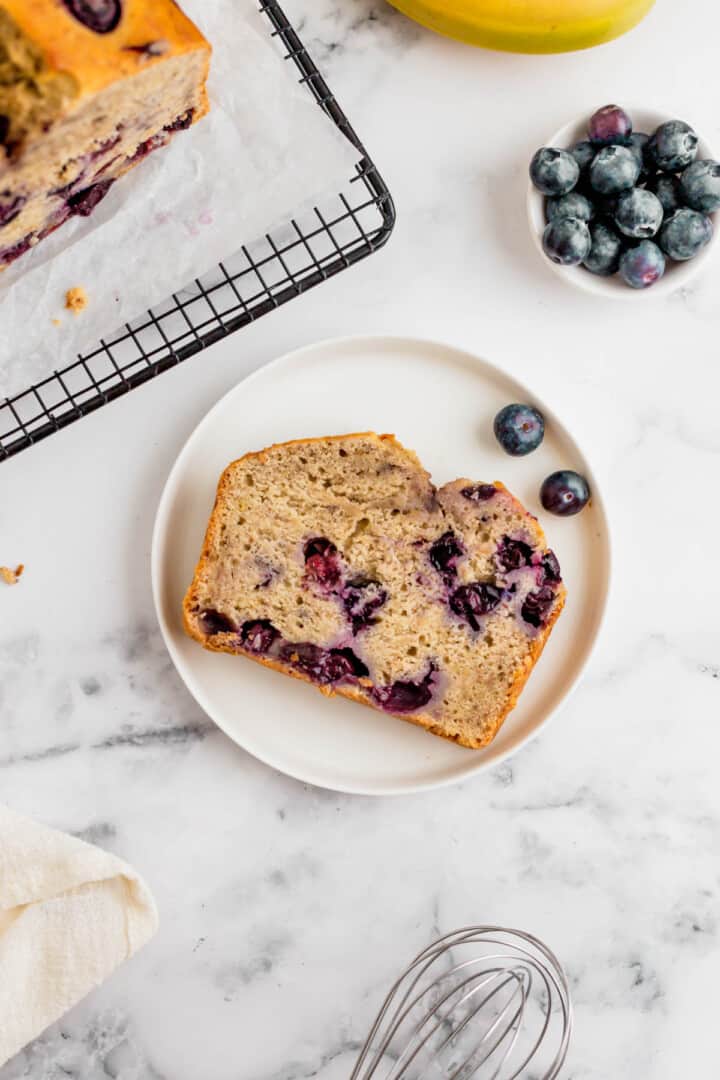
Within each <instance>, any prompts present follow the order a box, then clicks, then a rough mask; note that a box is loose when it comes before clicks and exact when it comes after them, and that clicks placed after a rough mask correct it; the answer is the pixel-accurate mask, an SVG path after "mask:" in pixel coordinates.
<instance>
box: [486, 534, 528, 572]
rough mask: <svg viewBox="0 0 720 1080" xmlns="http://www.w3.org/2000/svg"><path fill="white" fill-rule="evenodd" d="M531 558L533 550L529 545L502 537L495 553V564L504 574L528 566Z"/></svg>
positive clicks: (522, 541) (508, 537)
mask: <svg viewBox="0 0 720 1080" xmlns="http://www.w3.org/2000/svg"><path fill="white" fill-rule="evenodd" d="M532 557H533V549H532V548H531V547H530V545H529V544H526V543H525V541H524V540H513V539H512V537H510V536H503V538H502V540H501V541H500V543H499V544H498V546H497V549H496V551H495V562H496V563H497V565H498V568H499V569H500V570H502V571H504V572H505V573H506V574H508V573H510V572H511V571H512V570H519V569H520V567H521V566H529V565H530V563H531V561H532Z"/></svg>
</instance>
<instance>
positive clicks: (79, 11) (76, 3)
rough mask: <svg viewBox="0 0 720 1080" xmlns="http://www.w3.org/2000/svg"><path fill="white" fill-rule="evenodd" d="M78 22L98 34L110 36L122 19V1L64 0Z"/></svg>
mask: <svg viewBox="0 0 720 1080" xmlns="http://www.w3.org/2000/svg"><path fill="white" fill-rule="evenodd" d="M62 2H63V3H64V4H65V7H66V8H67V9H68V11H69V12H70V14H71V15H73V16H74V17H75V18H76V19H77V21H78V22H80V23H82V24H83V26H86V27H87V28H88V30H93V31H94V32H95V33H96V34H109V33H110V32H111V31H112V30H114V29H115V28H116V26H117V25H118V23H119V22H120V19H121V18H122V4H121V0H62Z"/></svg>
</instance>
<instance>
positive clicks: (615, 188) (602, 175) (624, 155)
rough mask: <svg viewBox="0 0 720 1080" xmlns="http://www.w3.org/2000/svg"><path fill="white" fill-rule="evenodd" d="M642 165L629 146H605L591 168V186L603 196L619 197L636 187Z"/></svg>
mask: <svg viewBox="0 0 720 1080" xmlns="http://www.w3.org/2000/svg"><path fill="white" fill-rule="evenodd" d="M639 176H640V164H639V162H638V160H637V157H636V155H635V153H634V152H633V151H632V150H629V149H628V148H627V146H604V147H603V149H602V150H600V152H599V153H598V154H596V155H595V158H594V159H593V163H592V165H591V166H590V184H591V185H592V187H593V189H594V190H595V191H599V192H600V194H601V195H619V194H620V192H621V191H629V190H630V188H632V187H635V184H636V183H637V181H638V177H639Z"/></svg>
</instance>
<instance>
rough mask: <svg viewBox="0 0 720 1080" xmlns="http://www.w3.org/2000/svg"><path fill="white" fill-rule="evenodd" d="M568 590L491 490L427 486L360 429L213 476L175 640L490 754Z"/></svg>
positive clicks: (501, 493)
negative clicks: (209, 508)
mask: <svg viewBox="0 0 720 1080" xmlns="http://www.w3.org/2000/svg"><path fill="white" fill-rule="evenodd" d="M564 600H565V587H564V585H563V583H562V580H561V575H560V567H559V565H558V562H557V559H556V558H555V556H554V554H553V553H552V551H550V550H549V549H548V548H547V546H546V542H545V537H544V534H543V532H542V529H541V528H540V525H539V524H538V522H537V520H536V518H534V517H533V516H532V515H531V514H529V513H528V512H527V511H526V510H525V509H524V508H523V506H522V505H521V504H520V503H519V502H518V501H517V499H515V498H514V497H513V496H512V495H511V494H510V493H509V492H508V491H507V489H506V488H505V487H504V486H503V485H502V484H501V483H499V482H495V483H478V482H476V481H472V480H468V479H460V480H454V481H452V482H451V483H448V484H445V485H444V486H443V487H441V488H440V489H439V490H438V489H436V488H435V487H434V486H433V484H432V483H431V480H430V476H429V474H428V473H427V472H426V471H425V470H424V469H423V467H422V465H421V464H420V462H419V461H418V459H417V457H416V455H415V454H414V453H412V452H411V451H409V450H406V449H405V448H404V447H403V446H402V445H401V444H400V443H399V442H398V441H397V440H396V439H395V438H394V436H392V435H376V434H374V433H373V432H367V433H363V434H353V435H341V436H328V437H326V438H321V439H306V440H297V441H294V442H288V443H280V444H278V445H275V446H271V447H269V448H268V449H266V450H262V451H260V452H259V453H252V454H247V455H245V457H243V458H240V460H239V461H235V462H233V463H232V464H231V465H230V466H228V468H227V469H226V470H225V472H224V473H223V475H222V477H221V479H220V483H219V485H218V491H217V498H216V501H215V507H214V509H213V512H212V515H211V518H210V522H209V525H208V529H207V534H206V537H205V544H204V547H203V551H202V555H201V557H200V561H199V563H198V566H197V569H196V571H195V577H194V579H193V582H192V584H191V586H190V588H189V589H188V592H187V595H186V597H185V602H184V621H185V629H186V631H187V633H188V634H189V635H190V636H191V637H193V638H195V639H196V640H197V641H199V642H200V643H201V644H202V645H203V646H204V647H205V648H207V649H211V650H213V651H219V652H227V653H234V654H237V655H241V656H245V657H248V658H249V659H253V660H256V661H259V662H260V663H262V664H265V665H267V666H269V667H272V668H275V669H276V670H278V671H281V672H283V673H285V674H287V675H291V676H293V677H295V678H299V679H304V680H305V681H307V682H310V683H312V684H313V685H315V686H316V687H317V688H318V689H320V690H321V691H322V692H323V693H325V694H341V695H342V696H344V697H347V698H350V699H352V700H354V701H357V702H360V703H362V704H364V705H368V706H371V707H373V708H375V709H379V710H381V711H383V712H387V713H389V714H391V715H393V716H398V717H402V718H403V719H405V720H410V721H412V722H413V723H415V724H419V725H421V726H422V727H424V728H426V729H427V730H428V731H430V732H432V733H433V734H435V735H442V736H443V737H444V738H447V739H452V740H454V741H455V742H457V743H459V744H460V745H462V746H466V747H471V748H475V749H477V748H480V747H483V746H487V744H488V743H489V742H490V741H491V740H492V739H493V737H494V736H495V734H496V733H497V731H498V729H499V728H500V725H501V724H502V722H503V720H504V719H505V717H506V716H507V714H508V713H509V712H510V710H511V709H512V708H513V706H514V705H515V703H516V702H517V699H518V697H519V695H520V692H521V690H522V688H523V686H524V685H525V682H526V680H527V678H528V676H529V674H530V672H531V671H532V668H533V666H534V665H535V663H536V662H537V660H538V657H539V656H540V653H541V651H542V648H543V646H544V644H545V642H546V640H547V638H548V635H549V634H550V631H551V629H552V626H553V624H554V622H555V620H556V619H557V617H558V615H559V614H560V612H561V610H562V607H563V604H564Z"/></svg>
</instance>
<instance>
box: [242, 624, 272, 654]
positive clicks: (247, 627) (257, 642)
mask: <svg viewBox="0 0 720 1080" xmlns="http://www.w3.org/2000/svg"><path fill="white" fill-rule="evenodd" d="M279 637H280V631H279V630H278V629H277V628H276V627H274V626H273V624H272V623H271V622H270V620H269V619H249V620H248V621H247V622H244V623H243V624H242V626H241V627H240V640H241V642H242V644H243V645H244V646H245V648H246V649H248V650H249V651H250V652H253V653H259V654H262V653H266V652H269V651H270V649H271V648H272V646H273V644H274V643H275V641H277V639H278V638H279Z"/></svg>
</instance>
